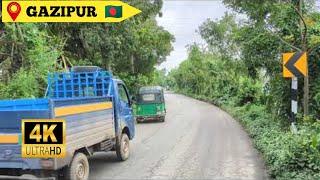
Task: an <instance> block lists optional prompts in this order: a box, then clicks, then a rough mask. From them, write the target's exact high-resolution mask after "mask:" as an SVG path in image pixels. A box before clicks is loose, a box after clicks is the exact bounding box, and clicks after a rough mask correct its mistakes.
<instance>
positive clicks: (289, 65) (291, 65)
mask: <svg viewBox="0 0 320 180" xmlns="http://www.w3.org/2000/svg"><path fill="white" fill-rule="evenodd" d="M303 53H304V52H297V53H295V54H294V55H293V56H292V57H291V58H290V59H289V60H288V62H287V63H286V64H285V65H284V66H285V67H286V68H287V69H288V70H289V71H290V72H291V73H292V74H293V75H294V76H295V77H303V76H304V75H303V74H302V73H301V72H300V71H299V69H297V68H296V67H295V66H294V65H295V64H296V62H297V61H298V60H299V59H300V58H301V56H302V55H303Z"/></svg>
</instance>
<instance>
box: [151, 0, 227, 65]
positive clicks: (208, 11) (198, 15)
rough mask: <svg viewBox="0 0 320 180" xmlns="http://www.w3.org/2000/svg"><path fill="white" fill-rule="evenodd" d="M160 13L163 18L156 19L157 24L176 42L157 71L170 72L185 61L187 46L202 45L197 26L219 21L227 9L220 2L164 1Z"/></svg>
mask: <svg viewBox="0 0 320 180" xmlns="http://www.w3.org/2000/svg"><path fill="white" fill-rule="evenodd" d="M162 12H163V16H162V17H161V18H159V17H158V18H157V22H158V24H159V25H160V26H163V27H164V28H165V29H166V30H168V31H169V32H170V33H171V34H173V35H174V36H175V39H176V41H175V43H174V44H173V47H174V50H173V51H172V52H171V54H170V56H168V57H167V61H166V62H164V63H162V64H161V65H160V66H159V67H158V69H163V68H166V69H167V70H168V71H170V70H171V69H173V68H175V67H177V66H178V65H179V64H180V63H181V62H182V61H184V60H186V59H187V48H186V46H187V45H190V44H193V43H194V42H196V43H199V44H204V41H203V40H202V38H201V37H200V35H199V33H197V32H196V31H197V30H198V28H199V26H200V25H201V24H202V23H203V22H204V21H206V20H207V19H220V18H221V17H222V16H223V15H224V14H225V12H227V8H226V7H225V6H224V5H223V3H222V2H221V1H213V0H211V1H202V0H201V1H168V0H165V1H164V4H163V8H162Z"/></svg>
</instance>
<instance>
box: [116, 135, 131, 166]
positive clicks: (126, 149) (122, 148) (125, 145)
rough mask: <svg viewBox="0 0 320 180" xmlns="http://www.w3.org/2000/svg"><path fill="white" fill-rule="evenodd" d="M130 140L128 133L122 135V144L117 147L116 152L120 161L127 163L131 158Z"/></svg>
mask: <svg viewBox="0 0 320 180" xmlns="http://www.w3.org/2000/svg"><path fill="white" fill-rule="evenodd" d="M129 142H130V140H129V137H128V135H127V134H126V133H123V134H122V135H121V139H120V143H119V145H117V148H116V152H117V157H118V159H119V160H120V161H125V160H127V159H128V158H129V156H130V144H129Z"/></svg>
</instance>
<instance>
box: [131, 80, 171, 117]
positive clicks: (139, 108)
mask: <svg viewBox="0 0 320 180" xmlns="http://www.w3.org/2000/svg"><path fill="white" fill-rule="evenodd" d="M135 116H136V120H137V122H143V121H148V120H159V121H161V122H164V121H165V116H166V106H165V101H164V95H163V88H162V87H160V86H148V87H142V88H140V89H139V92H138V95H137V98H136V107H135Z"/></svg>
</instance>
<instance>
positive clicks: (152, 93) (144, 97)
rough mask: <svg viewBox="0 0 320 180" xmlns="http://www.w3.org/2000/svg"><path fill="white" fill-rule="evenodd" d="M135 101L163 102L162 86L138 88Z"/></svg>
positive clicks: (141, 102)
mask: <svg viewBox="0 0 320 180" xmlns="http://www.w3.org/2000/svg"><path fill="white" fill-rule="evenodd" d="M137 103H138V104H148V103H164V96H163V88H162V87H160V86H146V87H142V88H140V90H139V92H138V98H137Z"/></svg>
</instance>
